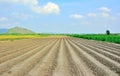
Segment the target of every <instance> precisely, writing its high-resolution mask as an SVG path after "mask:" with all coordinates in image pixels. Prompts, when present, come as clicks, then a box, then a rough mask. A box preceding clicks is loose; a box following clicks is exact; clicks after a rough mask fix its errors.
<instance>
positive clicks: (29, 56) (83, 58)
mask: <svg viewBox="0 0 120 76" xmlns="http://www.w3.org/2000/svg"><path fill="white" fill-rule="evenodd" d="M0 76H120V45H118V44H117V45H116V44H113V43H106V42H100V41H93V40H85V39H78V38H70V37H57V38H54V37H51V38H41V39H38V38H37V39H25V40H16V41H6V42H0Z"/></svg>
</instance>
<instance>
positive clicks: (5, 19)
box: [0, 17, 8, 21]
mask: <svg viewBox="0 0 120 76" xmlns="http://www.w3.org/2000/svg"><path fill="white" fill-rule="evenodd" d="M7 20H8V19H7V18H6V17H1V18H0V21H7Z"/></svg>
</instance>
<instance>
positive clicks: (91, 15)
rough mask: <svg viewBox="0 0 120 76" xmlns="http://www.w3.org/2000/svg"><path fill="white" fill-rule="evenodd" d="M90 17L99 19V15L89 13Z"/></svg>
mask: <svg viewBox="0 0 120 76" xmlns="http://www.w3.org/2000/svg"><path fill="white" fill-rule="evenodd" d="M88 16H89V17H97V14H95V13H88Z"/></svg>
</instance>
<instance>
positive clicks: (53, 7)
mask: <svg viewBox="0 0 120 76" xmlns="http://www.w3.org/2000/svg"><path fill="white" fill-rule="evenodd" d="M0 2H9V3H21V4H24V5H27V6H28V7H29V8H30V9H31V10H32V11H34V12H36V13H38V14H59V12H60V8H59V6H58V5H57V4H55V3H52V2H48V3H47V4H45V5H43V6H39V5H38V0H4V1H1V0H0Z"/></svg>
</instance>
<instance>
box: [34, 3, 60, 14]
mask: <svg viewBox="0 0 120 76" xmlns="http://www.w3.org/2000/svg"><path fill="white" fill-rule="evenodd" d="M32 10H33V11H35V12H36V13H38V14H59V12H60V9H59V6H58V5H57V4H55V3H52V2H48V3H47V4H46V5H44V6H42V7H39V6H35V7H32Z"/></svg>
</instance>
